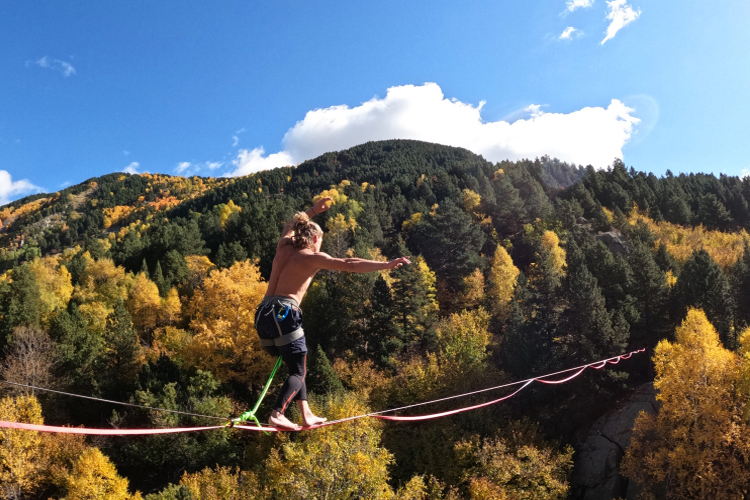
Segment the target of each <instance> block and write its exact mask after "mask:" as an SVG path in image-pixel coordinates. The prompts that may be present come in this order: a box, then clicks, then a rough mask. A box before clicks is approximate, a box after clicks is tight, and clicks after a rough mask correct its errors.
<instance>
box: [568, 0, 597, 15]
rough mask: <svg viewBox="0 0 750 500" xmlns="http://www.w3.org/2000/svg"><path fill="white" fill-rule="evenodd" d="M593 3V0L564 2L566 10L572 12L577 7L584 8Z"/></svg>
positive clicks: (569, 0)
mask: <svg viewBox="0 0 750 500" xmlns="http://www.w3.org/2000/svg"><path fill="white" fill-rule="evenodd" d="M592 5H594V0H568V1H567V3H566V4H565V6H566V8H567V9H568V12H573V11H574V10H577V9H585V8H587V7H591V6H592Z"/></svg>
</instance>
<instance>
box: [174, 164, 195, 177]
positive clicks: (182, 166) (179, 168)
mask: <svg viewBox="0 0 750 500" xmlns="http://www.w3.org/2000/svg"><path fill="white" fill-rule="evenodd" d="M191 166H192V163H190V162H189V161H183V162H180V163H178V164H177V166H176V167H175V168H174V172H175V173H176V174H178V175H179V174H181V173H183V172H184V171H185V170H187V169H189V168H190V167H191Z"/></svg>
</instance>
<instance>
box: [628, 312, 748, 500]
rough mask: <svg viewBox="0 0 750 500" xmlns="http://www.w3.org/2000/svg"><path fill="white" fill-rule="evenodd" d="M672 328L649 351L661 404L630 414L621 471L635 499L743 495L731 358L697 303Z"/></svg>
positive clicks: (743, 430) (742, 441)
mask: <svg viewBox="0 0 750 500" xmlns="http://www.w3.org/2000/svg"><path fill="white" fill-rule="evenodd" d="M675 333H676V342H675V343H671V342H669V341H667V340H662V341H661V342H659V344H658V345H657V346H656V351H655V354H654V365H655V369H656V379H655V381H654V387H656V389H658V391H659V393H658V395H657V400H658V401H660V402H661V408H660V409H659V412H658V414H657V415H648V414H646V413H643V412H642V413H641V414H640V415H639V416H638V418H637V419H636V421H635V428H634V430H633V438H632V441H631V443H630V447H629V448H628V450H627V453H626V456H625V459H624V461H623V465H622V473H623V474H624V475H625V476H626V477H628V478H630V479H632V480H634V481H635V482H636V483H638V484H639V485H640V486H641V488H642V497H643V498H649V499H650V498H667V499H688V498H689V499H714V498H743V495H744V492H745V491H746V490H747V488H748V486H749V485H750V471H748V469H747V463H748V460H749V459H750V449H749V448H748V444H747V442H746V436H747V435H748V428H747V425H746V423H745V422H743V420H742V418H741V417H742V409H743V408H742V407H743V404H744V403H745V402H743V401H741V400H740V398H738V395H737V391H736V384H737V382H738V378H739V369H738V368H739V365H738V358H737V356H736V355H735V354H734V353H732V352H731V351H728V350H726V349H724V348H723V347H722V346H721V343H720V342H719V335H718V333H717V332H716V329H715V328H714V327H713V325H711V323H710V322H709V321H708V319H707V318H706V315H705V313H704V312H703V311H701V310H700V309H692V308H691V309H688V312H687V316H686V318H685V319H684V320H683V322H682V324H681V325H680V326H679V327H678V328H677V330H676V332H675Z"/></svg>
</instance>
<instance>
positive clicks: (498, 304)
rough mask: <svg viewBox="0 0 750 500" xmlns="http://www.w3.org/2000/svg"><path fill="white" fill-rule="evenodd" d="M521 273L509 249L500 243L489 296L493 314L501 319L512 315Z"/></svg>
mask: <svg viewBox="0 0 750 500" xmlns="http://www.w3.org/2000/svg"><path fill="white" fill-rule="evenodd" d="M520 273H521V271H519V270H518V268H517V267H516V266H515V265H513V260H512V259H511V258H510V255H508V252H507V250H505V248H503V247H502V245H498V246H497V248H496V249H495V257H494V258H493V259H492V267H491V268H490V274H489V281H490V282H489V286H488V289H487V296H488V297H489V299H490V308H491V311H492V315H493V316H496V317H497V318H499V319H500V320H501V321H505V320H506V319H508V316H510V310H511V306H512V304H511V301H512V300H513V293H514V292H515V290H516V283H518V275H519V274H520Z"/></svg>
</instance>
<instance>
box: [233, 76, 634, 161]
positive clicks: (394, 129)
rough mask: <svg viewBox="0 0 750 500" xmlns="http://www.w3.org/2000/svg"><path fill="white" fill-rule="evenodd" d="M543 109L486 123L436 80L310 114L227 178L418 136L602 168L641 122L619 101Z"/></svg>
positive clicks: (243, 157) (488, 153)
mask: <svg viewBox="0 0 750 500" xmlns="http://www.w3.org/2000/svg"><path fill="white" fill-rule="evenodd" d="M541 108H542V106H541V105H538V104H532V105H531V106H529V107H527V108H526V110H525V111H526V112H527V113H529V115H530V116H529V117H528V118H526V119H520V120H516V121H514V122H512V123H510V122H507V121H502V120H500V121H496V122H486V121H484V120H483V119H482V117H481V115H480V111H481V104H480V105H479V106H473V105H471V104H466V103H463V102H461V101H458V100H456V99H446V98H445V97H444V95H443V92H442V90H441V89H440V87H439V86H438V85H437V84H435V83H426V84H424V85H422V86H414V85H404V86H400V87H391V88H389V89H388V92H387V94H386V97H384V98H382V99H379V98H373V99H371V100H370V101H367V102H365V103H363V104H361V105H360V106H356V107H354V108H350V107H348V106H346V105H340V106H331V107H329V108H325V109H316V110H313V111H309V112H308V113H307V114H306V115H305V118H304V119H303V120H301V121H299V122H297V124H296V125H294V127H292V128H291V129H289V130H288V131H287V133H286V134H285V135H284V139H283V145H284V150H283V151H281V152H278V153H274V154H271V155H268V156H264V154H265V151H264V149H263V148H262V147H260V148H255V149H253V150H246V149H245V150H240V152H239V154H238V156H237V158H236V159H235V160H234V162H233V163H234V165H235V166H236V167H237V168H236V169H235V170H234V171H233V172H231V173H228V174H227V175H247V174H250V173H252V172H257V171H259V170H267V169H270V168H275V167H280V166H284V165H295V164H297V163H300V162H302V161H304V160H307V159H310V158H314V157H316V156H319V155H321V154H323V153H325V152H327V151H339V150H342V149H347V148H350V147H352V146H356V145H357V144H362V143H364V142H367V141H378V140H386V139H415V140H421V141H427V142H435V143H439V144H445V145H448V146H458V147H463V148H466V149H469V150H470V151H473V152H475V153H478V154H481V155H482V156H484V157H485V158H486V159H488V160H490V161H493V162H497V161H501V160H505V159H510V160H518V159H521V158H535V157H538V156H542V155H545V154H547V155H550V156H552V157H556V158H559V159H561V160H564V161H569V162H573V163H577V164H582V165H588V164H591V165H594V166H596V167H599V168H604V167H606V166H607V165H609V164H610V163H611V162H612V160H613V159H614V158H615V157H618V158H622V147H623V146H624V145H625V143H627V142H628V140H629V139H630V137H631V135H632V133H633V128H634V126H635V125H636V124H637V123H638V122H639V119H638V118H636V117H635V116H633V115H632V114H631V113H632V112H633V110H632V109H631V108H629V107H627V106H625V105H624V104H623V103H622V102H620V101H618V100H617V99H613V100H612V101H611V102H610V104H609V105H608V106H607V107H606V108H604V107H587V108H583V109H580V110H577V111H572V112H570V113H548V112H544V111H542V109H541Z"/></svg>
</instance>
